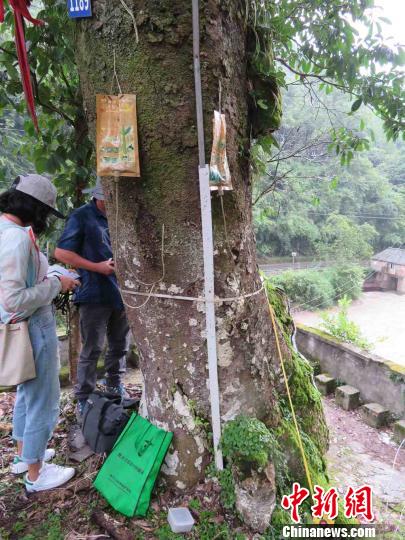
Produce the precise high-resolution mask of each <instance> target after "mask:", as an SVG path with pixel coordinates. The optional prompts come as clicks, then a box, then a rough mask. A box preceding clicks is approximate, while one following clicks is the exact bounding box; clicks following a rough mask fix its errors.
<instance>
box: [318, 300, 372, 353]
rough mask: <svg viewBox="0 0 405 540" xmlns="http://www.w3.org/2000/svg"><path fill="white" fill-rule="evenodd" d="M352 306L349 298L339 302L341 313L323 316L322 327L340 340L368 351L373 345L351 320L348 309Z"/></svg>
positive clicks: (324, 314)
mask: <svg viewBox="0 0 405 540" xmlns="http://www.w3.org/2000/svg"><path fill="white" fill-rule="evenodd" d="M350 304H351V300H350V299H349V298H348V297H347V296H344V297H343V298H341V299H340V300H339V311H338V313H337V314H336V315H330V314H328V313H323V314H322V320H323V323H322V327H323V328H324V329H325V330H326V331H327V332H328V333H329V334H331V335H332V336H334V337H336V338H338V339H339V340H341V341H344V342H345V343H352V344H353V345H357V347H360V348H361V349H365V350H368V349H370V347H371V344H370V343H369V342H368V341H367V340H366V339H364V337H363V336H362V334H361V331H360V328H359V327H358V326H357V324H356V323H354V322H353V321H350V320H349V316H348V309H349V307H350Z"/></svg>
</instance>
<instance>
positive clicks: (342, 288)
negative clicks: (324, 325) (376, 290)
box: [329, 265, 365, 301]
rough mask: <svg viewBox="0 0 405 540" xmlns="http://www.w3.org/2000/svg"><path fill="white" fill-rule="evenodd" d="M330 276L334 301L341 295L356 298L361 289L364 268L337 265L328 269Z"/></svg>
mask: <svg viewBox="0 0 405 540" xmlns="http://www.w3.org/2000/svg"><path fill="white" fill-rule="evenodd" d="M329 274H330V275H331V278H332V285H333V288H334V290H335V301H338V300H339V299H340V298H342V295H344V296H346V297H348V298H351V299H352V300H356V299H357V298H359V297H360V295H361V292H362V290H363V281H364V277H365V270H364V269H363V268H361V267H360V266H355V265H351V266H348V265H344V266H337V267H336V268H333V269H332V270H331V271H329Z"/></svg>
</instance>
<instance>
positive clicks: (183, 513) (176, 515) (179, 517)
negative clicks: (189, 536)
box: [167, 508, 194, 533]
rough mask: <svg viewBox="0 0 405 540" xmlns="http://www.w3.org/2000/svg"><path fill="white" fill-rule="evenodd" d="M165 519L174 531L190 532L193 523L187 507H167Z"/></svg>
mask: <svg viewBox="0 0 405 540" xmlns="http://www.w3.org/2000/svg"><path fill="white" fill-rule="evenodd" d="M167 521H168V522H169V525H170V528H171V530H172V532H174V533H187V532H190V531H191V529H192V528H193V525H194V519H193V516H192V515H191V513H190V510H189V509H188V508H169V513H168V516H167Z"/></svg>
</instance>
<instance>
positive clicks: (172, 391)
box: [76, 0, 325, 488]
mask: <svg viewBox="0 0 405 540" xmlns="http://www.w3.org/2000/svg"><path fill="white" fill-rule="evenodd" d="M128 5H129V6H130V8H131V9H132V10H133V13H134V14H135V16H136V21H137V26H138V32H139V43H136V39H135V31H134V26H133V21H132V20H131V18H130V17H129V16H128V13H127V12H126V11H125V10H124V9H122V7H121V4H120V3H119V2H114V3H113V5H112V3H110V2H107V1H106V0H98V1H94V2H93V11H94V18H93V19H91V20H87V21H83V22H81V23H80V24H79V26H78V29H77V41H76V44H77V51H76V52H77V62H78V66H79V72H80V78H81V86H82V92H83V96H84V100H85V108H86V111H87V115H88V121H89V124H90V126H91V129H92V131H93V135H94V128H95V122H96V111H95V95H96V94H97V93H109V92H111V86H112V80H113V64H114V55H115V57H116V71H117V75H118V78H119V81H120V84H121V88H122V91H123V92H125V93H136V94H137V98H138V122H139V140H140V152H141V167H142V178H141V179H134V178H130V179H128V178H120V179H119V181H118V182H117V183H115V182H114V179H113V178H104V179H103V182H104V187H105V189H106V192H107V204H108V217H109V224H110V229H111V233H112V236H113V239H114V248H115V249H114V251H115V259H116V263H117V272H118V278H119V281H120V284H121V286H122V289H123V290H124V291H128V290H132V291H142V292H148V291H149V290H150V286H145V285H144V284H145V283H146V284H151V283H154V282H156V287H155V289H154V290H155V291H159V292H165V293H168V294H181V295H185V296H192V297H197V296H203V294H204V293H203V255H202V235H201V220H200V203H199V190H198V152H197V135H196V115H195V98H194V78H193V70H192V63H193V54H192V25H191V1H188V0H176V1H168V0H167V1H159V2H155V1H136V2H129V3H128ZM201 27H202V31H201V33H202V54H201V57H202V80H203V99H204V120H205V134H206V139H207V143H208V144H207V146H209V143H210V141H211V121H212V114H213V111H214V109H215V108H217V107H218V99H219V98H218V95H219V84H220V83H221V85H222V110H223V111H224V112H225V114H226V117H227V128H228V133H227V137H228V148H227V150H228V157H229V161H230V168H231V171H232V179H233V186H234V190H233V191H232V192H228V193H226V194H225V195H224V206H225V216H226V222H227V235H226V233H225V227H224V222H223V218H222V214H221V206H220V200H219V198H218V197H217V196H213V220H214V236H215V293H216V295H218V296H219V297H235V296H239V295H243V294H247V293H251V292H253V291H256V290H258V289H260V287H261V281H260V277H259V273H258V268H257V264H256V246H255V240H254V234H253V228H252V213H251V204H252V203H251V199H252V196H251V178H250V169H249V151H250V137H251V134H252V131H253V132H254V133H255V134H256V135H257V134H259V133H264V132H270V131H271V130H273V129H274V128H275V127H276V125H277V123H278V120H277V115H279V109H278V106H277V99H278V94H277V87H276V85H275V83H274V80H273V79H272V78H269V79H266V78H264V77H260V76H258V74H257V72H255V70H254V69H253V63H252V62H249V59H250V60H251V59H252V56H253V51H254V48H255V46H256V36H255V34H254V33H253V32H251V31H249V26H248V24H247V19H246V11H245V4H244V2H239V1H228V2H219V1H217V0H209V1H207V2H205V3H204V4H203V8H202V9H201ZM268 54H270V51H268ZM261 94H263V95H264V96H265V98H266V99H267V101H268V103H269V111H268V114H267V115H263V116H265V120H266V121H264V120H263V119H261V121H260V122H257V121H255V120H256V118H257V116H258V115H257V109H256V108H255V102H254V97H255V95H259V96H260V95H261ZM270 106H271V111H273V114H270ZM207 159H208V157H207ZM117 220H118V222H117ZM163 228H164V243H163V259H164V265H162V229H163ZM123 294H124V299H125V301H126V303H127V304H128V305H131V306H133V307H128V309H127V313H128V317H129V321H130V325H131V328H132V331H133V334H134V338H135V341H136V344H137V347H138V349H139V351H140V355H141V368H142V372H143V375H144V378H145V390H146V402H147V409H148V413H149V415H150V418H151V419H152V420H153V421H154V422H157V423H158V424H160V425H163V426H165V427H166V428H168V429H170V430H173V431H174V434H175V438H174V451H173V453H172V455H171V456H170V457H169V460H168V464H169V465H168V467H166V473H167V475H168V477H169V478H173V480H174V481H175V485H176V486H177V487H178V488H185V487H188V486H192V485H193V484H195V483H196V482H198V481H199V480H200V479H201V478H202V477H203V475H204V468H205V466H206V464H207V463H208V462H209V461H210V454H209V448H210V443H209V441H208V440H207V437H206V434H205V433H204V430H203V429H202V428H201V422H199V421H198V419H201V418H203V419H209V418H210V405H209V392H208V384H207V378H208V371H207V351H206V342H205V315H204V304H203V303H202V302H187V301H181V300H170V299H169V300H168V299H160V298H155V297H153V296H151V297H150V298H149V299H148V300H147V301H145V300H146V299H145V298H142V297H136V296H132V295H129V294H128V293H125V292H124V293H123ZM135 306H136V307H135ZM216 314H217V332H218V335H217V339H218V361H219V380H220V390H221V413H222V419H223V421H224V422H226V421H227V420H230V419H232V418H234V417H235V415H237V414H239V413H244V414H247V415H250V416H253V417H257V418H259V419H260V420H262V421H263V422H264V423H265V424H266V425H267V426H269V427H271V428H272V429H276V428H277V427H278V426H279V425H280V422H281V420H282V413H281V409H280V399H281V398H282V397H283V396H284V394H285V389H284V381H283V379H282V376H281V371H280V365H279V361H278V360H277V357H276V349H275V339H274V332H273V330H272V327H271V323H270V319H269V311H268V306H267V301H266V298H265V295H264V294H263V293H261V294H259V295H256V296H254V297H252V298H249V299H245V300H243V299H242V300H239V301H235V302H228V303H225V304H222V305H218V306H217V312H216ZM283 352H284V355H285V358H286V360H287V362H288V364H289V370H290V374H292V373H293V371H294V365H293V363H292V361H291V354H290V352H289V349H288V347H287V346H286V344H284V345H283ZM303 377H304V378H309V373H306V374H304V375H303ZM300 413H301V414H302V417H303V418H305V419H306V422H304V424H305V425H306V426H307V428H308V429H309V431H310V430H311V428H312V426H316V428H314V430H316V431H320V432H322V433H323V436H322V437H320V438H319V440H318V443H319V447H320V448H321V449H324V447H325V436H324V433H325V429H324V425H323V416H322V411H321V407H320V406H319V403H318V402H317V401H316V400H314V401H311V399H310V396H308V400H307V408H306V410H302V411H300Z"/></svg>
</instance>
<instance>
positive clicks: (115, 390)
mask: <svg viewBox="0 0 405 540" xmlns="http://www.w3.org/2000/svg"><path fill="white" fill-rule="evenodd" d="M105 391H106V392H107V393H108V394H115V395H117V396H121V397H122V399H128V398H129V394H128V392H127V391H126V390H125V386H124V385H123V384H122V383H120V384H119V385H118V386H107V385H106V387H105Z"/></svg>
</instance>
